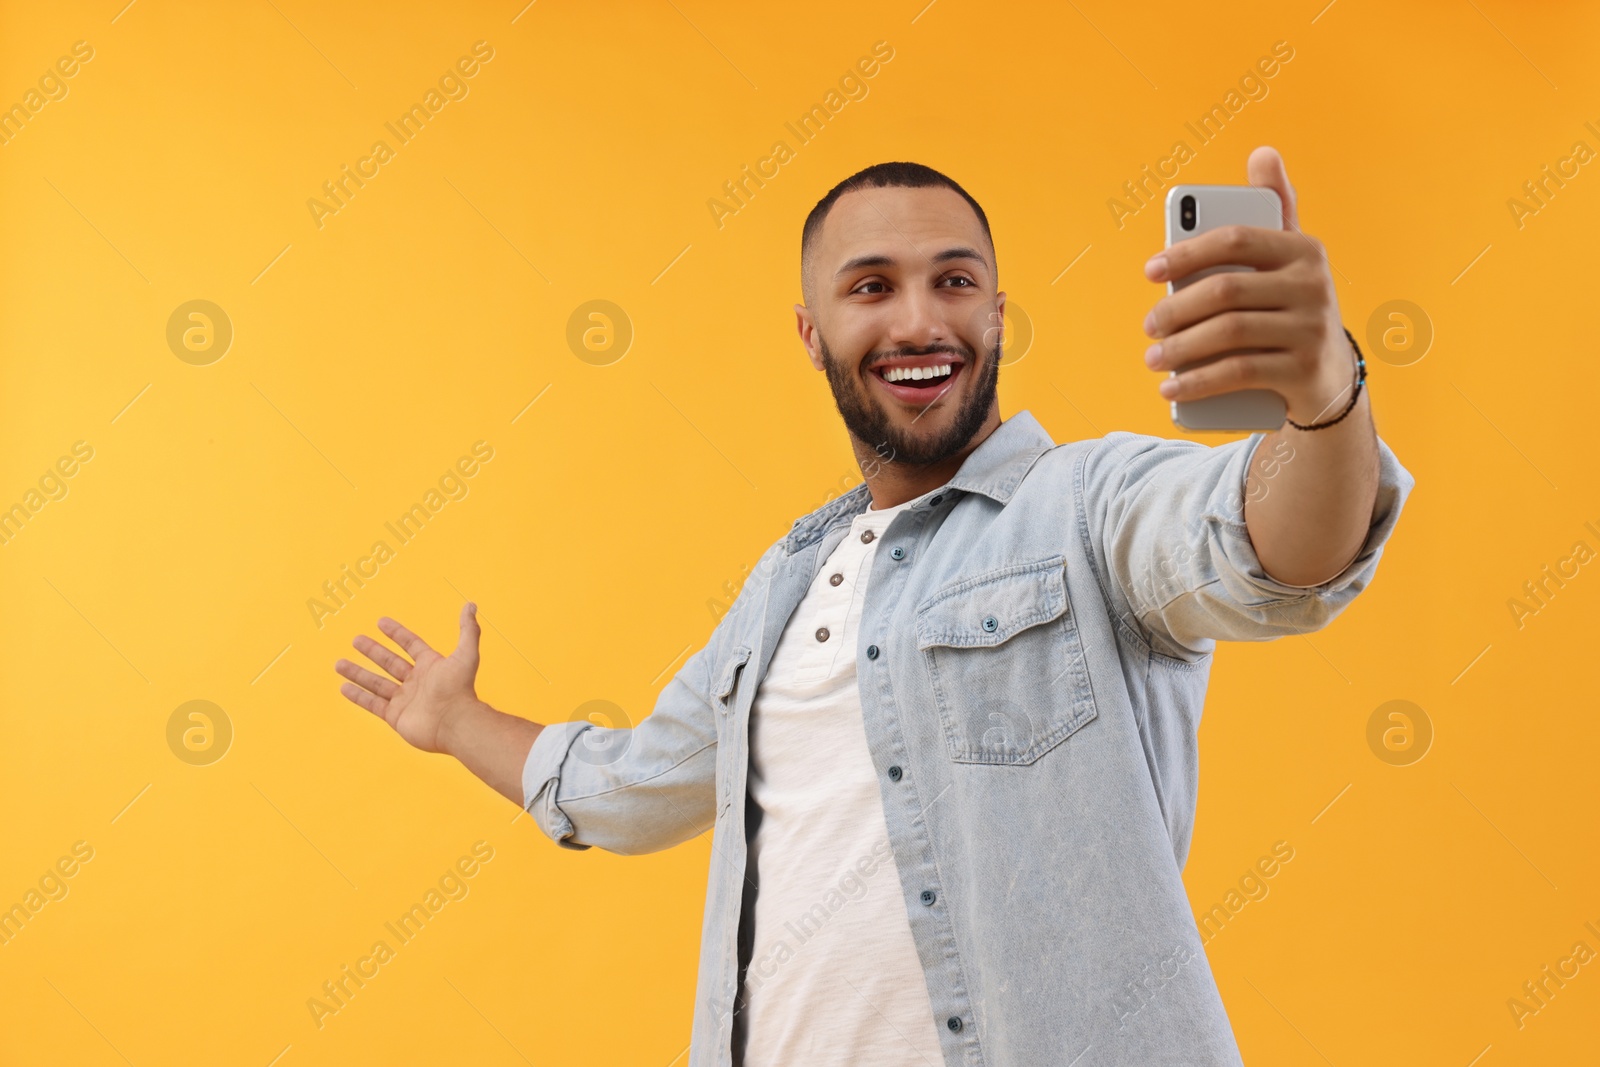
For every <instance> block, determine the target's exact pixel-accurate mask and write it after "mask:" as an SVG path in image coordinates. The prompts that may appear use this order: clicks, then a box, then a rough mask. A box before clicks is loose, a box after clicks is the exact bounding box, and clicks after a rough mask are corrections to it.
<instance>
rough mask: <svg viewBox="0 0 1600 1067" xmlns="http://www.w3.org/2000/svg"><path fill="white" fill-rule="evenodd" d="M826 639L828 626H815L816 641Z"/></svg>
mask: <svg viewBox="0 0 1600 1067" xmlns="http://www.w3.org/2000/svg"><path fill="white" fill-rule="evenodd" d="M827 639H828V628H827V627H826V626H819V627H817V640H818V641H826V640H827Z"/></svg>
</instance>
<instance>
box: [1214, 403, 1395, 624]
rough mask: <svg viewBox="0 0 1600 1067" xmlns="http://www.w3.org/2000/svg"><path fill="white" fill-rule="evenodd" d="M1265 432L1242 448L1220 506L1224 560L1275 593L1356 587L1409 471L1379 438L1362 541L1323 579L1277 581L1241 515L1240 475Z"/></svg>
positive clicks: (1364, 578)
mask: <svg viewBox="0 0 1600 1067" xmlns="http://www.w3.org/2000/svg"><path fill="white" fill-rule="evenodd" d="M1264 437H1265V434H1256V435H1254V441H1255V443H1254V444H1252V445H1251V446H1250V447H1249V448H1247V449H1245V450H1244V454H1245V461H1244V463H1243V465H1242V466H1241V467H1240V468H1239V474H1238V478H1237V485H1235V486H1234V488H1233V490H1232V492H1231V495H1230V497H1229V499H1228V500H1227V501H1226V507H1225V509H1224V510H1223V515H1222V517H1223V520H1224V521H1223V524H1222V526H1223V529H1224V530H1225V531H1226V532H1227V533H1228V534H1230V535H1231V536H1230V537H1229V538H1227V539H1226V541H1225V547H1224V552H1225V554H1226V555H1227V556H1228V558H1229V562H1230V563H1231V564H1232V565H1233V567H1234V569H1235V570H1236V571H1237V572H1238V573H1240V574H1243V575H1244V577H1245V578H1246V579H1247V580H1248V581H1249V582H1250V584H1252V585H1254V586H1256V587H1257V588H1259V589H1260V590H1261V591H1262V592H1263V593H1264V594H1267V595H1270V596H1273V597H1276V598H1299V597H1305V596H1309V595H1313V594H1315V595H1318V596H1321V595H1324V594H1328V593H1336V592H1339V591H1340V590H1343V589H1345V588H1347V587H1348V586H1350V585H1352V584H1355V585H1356V586H1357V588H1358V589H1360V588H1363V587H1365V585H1366V584H1367V582H1368V581H1369V580H1370V578H1371V573H1372V571H1373V570H1375V569H1376V567H1377V560H1378V556H1379V555H1380V554H1381V553H1382V551H1383V546H1384V543H1385V542H1386V541H1388V539H1389V535H1390V533H1392V532H1393V531H1394V528H1395V526H1396V524H1397V523H1399V521H1400V511H1401V508H1402V506H1403V505H1404V504H1405V500H1406V497H1407V496H1409V495H1410V493H1411V489H1412V487H1413V486H1415V485H1416V479H1415V478H1414V477H1413V476H1412V474H1411V472H1410V471H1408V470H1406V469H1405V468H1404V467H1402V466H1401V465H1400V460H1399V459H1398V457H1396V456H1395V454H1394V450H1393V449H1391V448H1390V447H1389V446H1388V444H1386V443H1385V442H1384V440H1383V439H1382V438H1381V437H1380V438H1378V493H1377V499H1376V501H1375V502H1374V504H1373V517H1372V520H1371V523H1370V525H1369V526H1368V527H1367V536H1366V539H1365V540H1364V541H1363V542H1362V544H1361V547H1360V548H1359V549H1358V550H1357V551H1356V554H1355V555H1354V556H1353V557H1351V559H1350V560H1349V561H1348V562H1347V563H1346V564H1345V565H1344V566H1343V567H1341V568H1340V569H1339V572H1338V573H1337V574H1335V575H1334V576H1333V577H1331V578H1328V579H1326V580H1325V581H1321V582H1317V583H1315V584H1313V585H1292V584H1290V583H1288V582H1280V581H1278V580H1277V579H1276V578H1273V577H1271V576H1270V575H1268V574H1267V572H1266V568H1264V567H1263V566H1262V565H1261V560H1260V558H1259V557H1257V555H1256V551H1255V545H1254V544H1253V543H1252V542H1251V541H1250V531H1249V529H1248V528H1247V526H1246V525H1245V521H1244V500H1245V497H1244V492H1245V479H1246V477H1247V476H1248V474H1249V471H1250V465H1251V463H1253V462H1254V459H1255V452H1256V447H1257V446H1258V445H1259V444H1260V442H1261V439H1262V438H1264Z"/></svg>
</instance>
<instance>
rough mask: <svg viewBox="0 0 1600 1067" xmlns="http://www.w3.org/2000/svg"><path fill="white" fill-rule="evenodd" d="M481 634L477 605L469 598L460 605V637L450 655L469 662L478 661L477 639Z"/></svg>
mask: <svg viewBox="0 0 1600 1067" xmlns="http://www.w3.org/2000/svg"><path fill="white" fill-rule="evenodd" d="M482 635H483V631H482V629H480V628H479V626H478V605H476V604H474V603H473V602H472V601H470V600H469V601H467V602H466V603H465V604H463V605H462V606H461V637H460V638H459V639H458V640H457V641H456V650H455V652H453V653H451V655H453V656H455V657H456V658H457V659H460V660H466V661H467V662H469V663H476V662H478V639H479V638H480V637H481V636H482Z"/></svg>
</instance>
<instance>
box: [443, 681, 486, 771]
mask: <svg viewBox="0 0 1600 1067" xmlns="http://www.w3.org/2000/svg"><path fill="white" fill-rule="evenodd" d="M497 714H499V713H498V712H496V711H495V710H494V709H493V708H491V707H490V706H489V705H488V704H485V703H484V702H483V701H481V700H479V699H478V698H477V696H476V695H475V694H469V695H467V696H465V697H462V698H461V699H459V700H457V701H455V702H453V703H451V704H450V705H448V706H447V707H446V708H445V711H444V714H443V715H442V716H441V717H440V720H439V751H440V752H443V753H445V754H446V755H448V756H453V757H455V758H456V759H460V758H461V752H462V742H463V740H464V739H465V738H466V737H468V736H470V735H471V733H472V732H473V730H474V729H475V728H479V727H481V724H482V723H483V722H484V721H485V720H486V719H489V718H491V717H493V716H494V715H497Z"/></svg>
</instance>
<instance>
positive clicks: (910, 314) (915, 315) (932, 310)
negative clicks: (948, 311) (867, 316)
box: [889, 285, 953, 349]
mask: <svg viewBox="0 0 1600 1067" xmlns="http://www.w3.org/2000/svg"><path fill="white" fill-rule="evenodd" d="M889 340H890V341H891V342H892V343H893V344H894V345H895V346H896V347H902V348H915V349H925V348H929V347H933V346H936V345H952V344H953V339H952V337H951V335H950V327H949V324H948V323H946V322H945V319H944V312H943V309H942V308H941V307H940V304H939V301H938V299H937V296H936V294H935V293H933V292H932V291H930V290H929V289H927V288H925V287H923V286H921V285H912V286H908V287H907V288H906V289H905V290H904V291H903V293H902V295H901V298H900V299H899V300H898V301H896V302H895V309H894V318H893V320H892V321H891V323H890V326H889Z"/></svg>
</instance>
